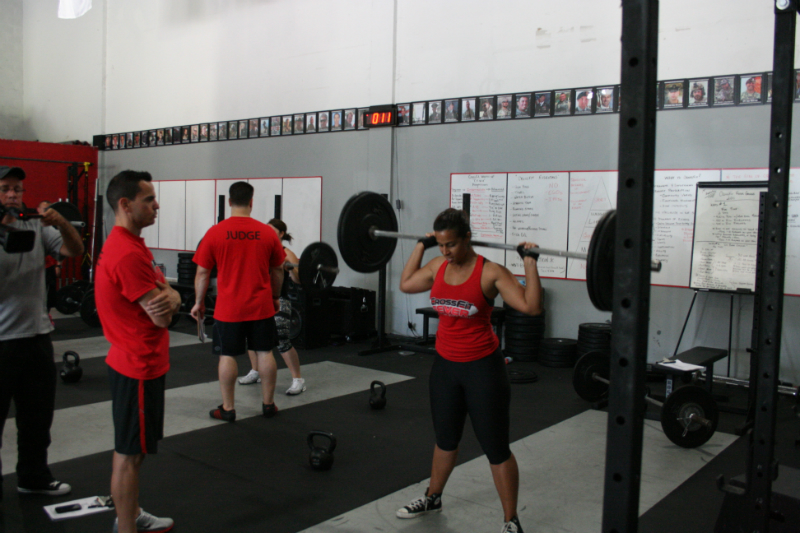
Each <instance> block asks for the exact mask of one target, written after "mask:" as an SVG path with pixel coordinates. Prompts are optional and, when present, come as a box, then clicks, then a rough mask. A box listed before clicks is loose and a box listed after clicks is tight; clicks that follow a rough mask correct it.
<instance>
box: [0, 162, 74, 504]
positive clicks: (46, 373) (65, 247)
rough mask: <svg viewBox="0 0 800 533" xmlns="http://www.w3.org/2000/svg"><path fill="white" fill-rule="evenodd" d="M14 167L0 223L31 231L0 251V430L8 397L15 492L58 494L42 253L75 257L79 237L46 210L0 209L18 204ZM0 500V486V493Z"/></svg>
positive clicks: (8, 173)
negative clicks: (23, 215)
mask: <svg viewBox="0 0 800 533" xmlns="http://www.w3.org/2000/svg"><path fill="white" fill-rule="evenodd" d="M24 179H25V171H24V170H22V169H21V168H19V167H6V166H0V201H2V206H3V208H4V209H3V211H4V213H5V216H4V217H3V219H2V220H0V223H2V224H5V225H8V226H12V227H14V228H17V229H22V230H27V231H34V232H36V239H35V241H34V247H33V249H32V250H31V251H30V252H23V253H14V254H9V253H6V252H5V251H4V250H2V249H0V272H2V273H3V274H2V276H3V281H2V283H0V368H2V369H3V371H2V372H0V433H2V430H3V427H4V425H5V421H6V416H7V415H8V410H9V407H10V406H11V400H12V398H13V400H14V405H15V407H16V413H17V415H16V418H17V419H16V424H17V454H18V455H17V490H18V491H19V493H20V494H44V495H48V496H60V495H62V494H67V493H69V492H70V491H71V490H72V487H70V486H69V485H68V484H67V483H62V482H60V481H57V480H56V479H55V478H53V474H52V473H51V472H50V468H49V467H48V466H47V448H48V446H50V426H51V425H52V423H53V410H54V406H55V397H56V364H55V361H54V360H53V343H52V342H51V341H50V332H51V331H52V330H53V326H52V325H51V324H50V319H49V318H48V316H47V309H46V308H45V301H46V296H45V295H46V289H45V279H44V264H45V261H44V258H45V255H51V256H53V257H54V258H55V259H57V260H60V259H62V258H63V257H77V256H79V255H81V254H82V253H83V243H82V242H81V237H80V235H79V234H78V232H77V230H75V228H74V227H73V226H72V224H70V223H69V222H68V221H67V220H66V219H65V218H64V217H63V216H61V214H59V213H58V212H57V211H55V210H53V209H48V210H46V211H45V212H44V214H43V215H42V218H41V219H30V220H20V219H19V218H18V217H16V216H13V215H12V214H10V213H7V212H5V211H6V210H21V209H22V194H23V192H24V189H23V187H22V180H24ZM0 499H2V492H0Z"/></svg>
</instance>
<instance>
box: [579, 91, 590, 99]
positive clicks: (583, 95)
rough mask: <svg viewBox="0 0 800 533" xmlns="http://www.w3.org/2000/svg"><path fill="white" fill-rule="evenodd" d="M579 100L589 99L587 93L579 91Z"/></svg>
mask: <svg viewBox="0 0 800 533" xmlns="http://www.w3.org/2000/svg"><path fill="white" fill-rule="evenodd" d="M581 98H589V93H587V92H586V91H581V92H580V93H578V100H580V99H581Z"/></svg>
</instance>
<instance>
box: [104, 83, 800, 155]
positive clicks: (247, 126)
mask: <svg viewBox="0 0 800 533" xmlns="http://www.w3.org/2000/svg"><path fill="white" fill-rule="evenodd" d="M620 93H621V91H620V86H619V85H601V86H595V87H576V88H570V89H556V90H549V91H529V92H521V93H504V94H495V95H475V96H468V97H459V98H445V99H441V100H427V101H419V102H408V103H400V104H397V126H398V127H404V126H421V125H433V124H453V123H462V122H486V121H495V120H508V121H515V120H520V119H522V120H524V119H534V120H535V119H540V118H550V117H561V116H589V115H601V114H606V113H618V112H619V109H620V105H621V101H622V94H620ZM656 94H657V98H656V108H657V109H659V110H665V111H666V110H675V109H697V108H715V107H735V106H752V105H764V104H768V103H770V102H772V73H771V72H752V73H745V74H730V75H723V76H707V77H699V78H683V79H671V80H664V81H659V82H658V85H657V93H656ZM793 98H794V101H795V102H800V70H796V71H795V84H794V91H793ZM367 111H368V108H366V107H363V108H350V109H334V110H327V111H316V112H313V113H293V114H289V115H279V116H268V117H260V118H250V119H240V120H230V121H222V122H207V123H200V124H191V125H187V126H173V127H169V128H157V129H151V130H142V131H132V132H126V133H115V134H110V135H100V136H95V143H98V139H99V144H103V142H104V146H98V148H100V149H102V150H122V149H130V148H150V147H157V146H166V145H176V144H191V143H202V142H218V141H233V140H241V139H254V138H256V137H258V138H261V137H284V136H290V135H292V136H293V135H310V134H315V133H330V132H339V131H360V130H365V129H368V128H367V126H365V125H364V116H365V114H366V113H367ZM96 145H97V144H96Z"/></svg>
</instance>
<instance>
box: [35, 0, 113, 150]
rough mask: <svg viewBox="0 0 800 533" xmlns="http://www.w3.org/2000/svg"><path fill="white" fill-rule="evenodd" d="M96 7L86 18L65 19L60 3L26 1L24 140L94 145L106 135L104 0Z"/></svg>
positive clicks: (94, 4) (95, 2)
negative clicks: (97, 136) (94, 138)
mask: <svg viewBox="0 0 800 533" xmlns="http://www.w3.org/2000/svg"><path fill="white" fill-rule="evenodd" d="M92 5H93V7H92V9H91V10H90V11H89V12H88V13H87V14H86V15H84V16H83V17H81V18H78V19H74V20H62V19H59V18H58V17H57V14H58V2H56V1H41V0H24V1H23V12H22V35H23V50H22V53H23V80H24V101H23V105H24V115H25V122H26V130H27V131H25V132H24V133H25V135H24V136H22V138H26V139H36V140H40V141H48V142H64V141H71V140H81V141H88V142H91V140H92V135H93V134H98V133H100V132H102V130H103V122H102V116H103V109H104V104H103V96H104V93H103V70H104V69H103V55H104V46H103V43H104V41H105V38H104V28H105V22H104V17H105V0H94V2H93V3H92Z"/></svg>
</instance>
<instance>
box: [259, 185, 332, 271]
mask: <svg viewBox="0 0 800 533" xmlns="http://www.w3.org/2000/svg"><path fill="white" fill-rule="evenodd" d="M282 211H283V214H282V217H281V220H283V221H284V222H285V223H286V229H287V230H288V232H289V234H290V235H291V236H292V237H293V239H292V242H291V244H290V245H289V246H287V248H289V249H291V250H292V251H293V252H294V253H295V255H297V257H298V258H299V257H300V255H301V254H302V253H303V250H304V249H305V247H306V246H308V245H309V244H311V243H312V242H317V241H319V240H320V239H321V231H322V225H321V224H322V178H321V177H319V176H317V177H312V178H284V179H283V207H282ZM270 218H271V217H270Z"/></svg>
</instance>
